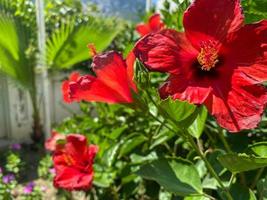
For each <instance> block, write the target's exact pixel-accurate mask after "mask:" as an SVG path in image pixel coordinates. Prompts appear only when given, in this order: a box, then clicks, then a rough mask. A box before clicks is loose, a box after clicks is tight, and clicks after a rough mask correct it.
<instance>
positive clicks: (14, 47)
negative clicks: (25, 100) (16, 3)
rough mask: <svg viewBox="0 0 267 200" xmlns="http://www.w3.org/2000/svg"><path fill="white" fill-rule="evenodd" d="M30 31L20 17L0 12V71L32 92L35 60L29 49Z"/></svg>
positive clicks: (31, 31)
mask: <svg viewBox="0 0 267 200" xmlns="http://www.w3.org/2000/svg"><path fill="white" fill-rule="evenodd" d="M32 28H34V27H32ZM32 33H35V32H34V31H33V30H31V29H30V28H29V27H26V26H25V25H24V24H23V21H22V20H21V19H20V18H17V17H14V16H11V15H7V14H4V13H2V12H0V71H1V72H2V73H4V74H5V75H7V76H8V77H10V78H11V79H12V80H14V81H15V82H16V83H17V84H18V85H19V86H20V87H23V88H26V89H28V90H29V91H32V92H33V91H34V86H35V82H34V76H35V74H34V67H35V62H36V61H35V58H34V57H33V56H32V52H31V49H30V44H31V41H30V39H31V37H32V35H31V34H32Z"/></svg>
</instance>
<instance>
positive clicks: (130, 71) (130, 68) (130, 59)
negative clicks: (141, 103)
mask: <svg viewBox="0 0 267 200" xmlns="http://www.w3.org/2000/svg"><path fill="white" fill-rule="evenodd" d="M135 60H136V57H135V55H134V53H133V51H131V52H130V53H129V55H128V56H127V58H126V65H127V75H128V79H129V84H130V85H131V88H132V89H133V90H134V91H135V92H137V88H136V85H135V83H134V64H135Z"/></svg>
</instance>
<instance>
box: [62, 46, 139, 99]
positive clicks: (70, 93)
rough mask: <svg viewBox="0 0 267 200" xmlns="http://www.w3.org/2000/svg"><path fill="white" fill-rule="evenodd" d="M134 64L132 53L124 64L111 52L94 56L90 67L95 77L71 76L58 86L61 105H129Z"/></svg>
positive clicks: (121, 59) (133, 85)
mask: <svg viewBox="0 0 267 200" xmlns="http://www.w3.org/2000/svg"><path fill="white" fill-rule="evenodd" d="M93 52H95V50H94V49H93ZM134 62H135V56H134V54H133V53H132V52H131V53H130V54H129V56H128V57H127V59H126V61H125V60H124V59H123V58H122V56H121V54H119V53H117V52H115V51H110V52H107V53H104V54H100V55H96V54H95V53H94V56H93V64H92V67H93V71H94V72H95V74H96V76H92V75H85V76H80V75H79V74H78V73H73V74H72V75H71V76H70V79H69V80H68V81H64V82H63V85H62V92H63V98H64V101H65V102H67V103H70V102H73V101H81V100H84V101H89V102H91V101H96V102H106V103H132V102H133V98H132V91H136V86H135V84H134V82H133V67H134Z"/></svg>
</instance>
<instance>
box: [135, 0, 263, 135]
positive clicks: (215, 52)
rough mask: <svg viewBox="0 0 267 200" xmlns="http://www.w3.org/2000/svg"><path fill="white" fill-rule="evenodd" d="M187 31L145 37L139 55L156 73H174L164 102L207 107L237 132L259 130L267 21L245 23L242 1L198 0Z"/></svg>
mask: <svg viewBox="0 0 267 200" xmlns="http://www.w3.org/2000/svg"><path fill="white" fill-rule="evenodd" d="M183 24H184V29H185V32H177V31H175V30H171V29H165V30H162V31H160V32H157V33H152V34H149V35H147V36H146V37H144V38H142V39H141V40H140V41H139V42H138V43H137V44H136V47H135V50H134V52H135V55H136V56H137V57H138V58H139V59H140V60H141V61H142V62H143V63H144V64H145V66H146V67H147V68H148V69H150V70H151V71H159V72H168V73H170V77H169V79H168V80H167V81H166V83H164V84H163V85H162V87H161V88H160V95H161V97H162V98H166V97H167V96H172V98H173V99H180V100H186V101H189V102H190V103H194V104H205V105H206V107H207V108H208V110H209V112H210V113H211V114H212V115H213V116H215V118H216V119H217V121H218V123H219V124H220V125H221V126H222V127H224V128H226V129H228V130H229V131H231V132H237V131H240V130H242V129H251V128H255V127H256V126H257V124H258V123H259V122H260V120H261V115H262V113H263V111H264V109H265V106H266V102H267V93H266V88H265V87H264V86H262V85H261V83H262V82H264V81H266V80H267V21H266V20H263V21H261V22H258V23H255V24H248V25H244V16H243V14H242V8H241V5H240V1H239V0H220V1H215V0H195V1H194V3H192V5H191V6H190V7H189V8H188V9H187V11H186V12H185V13H184V18H183Z"/></svg>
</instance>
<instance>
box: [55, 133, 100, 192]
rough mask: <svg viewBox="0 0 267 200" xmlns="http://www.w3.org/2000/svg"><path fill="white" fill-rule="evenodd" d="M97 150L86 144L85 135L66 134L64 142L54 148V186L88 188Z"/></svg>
mask: <svg viewBox="0 0 267 200" xmlns="http://www.w3.org/2000/svg"><path fill="white" fill-rule="evenodd" d="M97 151H98V147H97V146H95V145H88V143H87V140H86V137H85V136H83V135H79V134H71V135H68V136H66V144H64V145H61V146H60V147H58V148H57V149H56V151H55V152H54V155H53V162H54V167H55V171H56V175H55V177H54V186H55V187H57V188H63V189H66V190H70V191H71V190H88V189H90V188H91V186H92V182H93V175H94V171H93V162H94V157H95V155H96V153H97Z"/></svg>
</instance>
